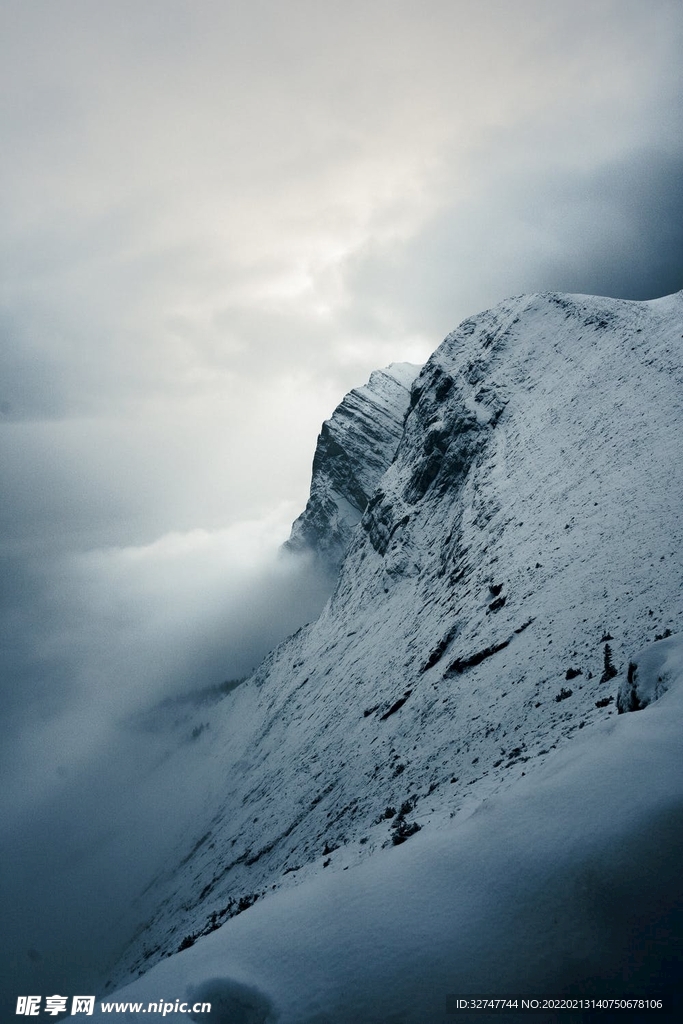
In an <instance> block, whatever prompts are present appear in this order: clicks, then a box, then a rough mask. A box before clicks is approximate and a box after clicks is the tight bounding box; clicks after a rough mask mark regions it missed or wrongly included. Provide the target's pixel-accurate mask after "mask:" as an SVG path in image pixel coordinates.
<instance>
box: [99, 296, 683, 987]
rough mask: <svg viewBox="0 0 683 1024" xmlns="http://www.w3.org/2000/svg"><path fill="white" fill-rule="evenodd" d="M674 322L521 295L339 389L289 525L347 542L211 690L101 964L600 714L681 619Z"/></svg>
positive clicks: (453, 802)
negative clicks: (341, 395)
mask: <svg viewBox="0 0 683 1024" xmlns="http://www.w3.org/2000/svg"><path fill="white" fill-rule="evenodd" d="M682 336H683V292H682V293H678V294H677V295H673V296H670V297H668V298H664V299H659V300H656V301H651V302H627V301H618V300H612V299H603V298H594V297H589V296H581V295H561V294H543V295H525V296H521V297H517V298H514V299H511V300H509V301H506V302H503V303H501V304H500V305H499V306H497V307H495V308H494V309H492V310H489V311H487V312H484V313H482V314H480V315H478V316H475V317H472V318H471V319H469V320H466V321H465V322H464V323H462V324H461V325H460V327H459V328H458V329H457V330H456V331H454V332H453V333H452V334H450V335H449V336H448V337H447V338H446V340H445V341H444V342H443V344H442V345H441V346H440V347H439V348H438V349H437V350H436V352H435V353H434V355H433V356H432V357H431V359H430V360H429V361H428V363H427V364H426V365H425V367H424V368H423V370H422V371H421V373H420V374H419V376H418V377H417V379H416V381H415V383H414V384H413V387H412V395H411V397H410V403H409V411H408V414H407V416H406V417H405V424H404V423H403V417H404V411H405V409H406V408H407V407H408V401H407V397H408V392H407V388H408V386H409V384H410V380H411V377H412V373H413V369H412V368H400V369H399V368H397V367H393V368H390V369H389V370H388V371H384V372H383V373H380V374H375V375H373V377H372V378H371V381H370V384H369V385H368V386H367V387H366V388H360V389H358V390H357V391H354V392H351V394H350V395H349V396H347V398H346V399H345V400H344V402H342V404H341V406H339V408H338V409H337V411H336V412H335V414H334V416H333V417H332V419H331V420H329V421H328V422H327V424H326V425H325V427H324V428H323V432H322V433H321V435H320V439H319V441H318V449H317V451H316V459H315V463H314V472H313V485H312V490H311V500H310V501H309V504H308V506H307V509H306V512H305V513H304V514H303V515H302V516H301V517H300V519H299V520H297V523H296V524H295V526H294V529H293V531H292V539H291V541H290V546H292V547H301V546H308V547H312V548H314V549H316V550H318V551H319V552H320V553H321V554H323V555H324V556H325V557H326V558H329V559H331V560H336V561H339V560H341V557H342V553H343V551H344V549H346V548H347V545H348V551H347V553H346V557H345V558H344V559H343V562H342V564H341V569H340V572H339V578H338V583H337V587H336V590H335V592H334V594H333V596H332V598H331V599H330V601H329V602H328V604H327V605H326V607H325V609H324V610H323V612H322V614H321V616H320V618H319V619H318V621H316V622H315V623H312V624H311V625H308V626H306V627H304V628H302V629H300V630H299V631H298V632H297V633H296V634H295V635H294V636H292V637H291V638H290V639H289V640H287V641H286V642H285V643H283V644H282V645H281V646H280V647H278V648H277V649H276V650H275V651H273V652H272V653H271V654H270V655H269V656H268V657H267V658H266V660H265V661H264V663H263V664H262V665H261V666H260V668H259V669H258V670H257V671H256V672H255V673H254V675H253V676H252V677H251V678H250V679H249V680H248V681H247V682H245V683H244V684H243V685H242V686H240V687H238V688H237V689H236V690H235V691H234V692H233V693H231V694H229V695H228V696H227V697H226V698H225V699H224V700H223V701H221V702H220V703H219V704H218V705H216V707H215V711H214V713H213V717H212V720H211V728H210V729H207V730H206V731H205V732H204V733H203V734H202V736H201V739H200V741H198V742H200V743H201V744H202V745H203V751H204V760H203V764H204V766H205V767H204V768H202V771H204V772H205V780H206V785H207V789H206V794H207V795H206V797H205V799H204V803H203V806H201V807H198V809H197V813H196V827H195V832H194V834H192V835H188V837H187V842H186V843H185V845H184V846H183V848H182V849H179V850H178V853H177V861H176V863H175V864H173V865H167V870H166V871H165V872H164V873H163V874H161V875H160V876H159V877H158V878H157V879H156V880H155V882H154V883H152V884H151V885H150V888H149V891H148V892H147V894H146V895H145V897H144V899H143V900H142V901H141V904H140V908H141V909H140V913H141V921H144V928H142V929H141V933H140V936H139V937H138V939H137V940H136V942H135V943H134V945H133V946H132V947H131V948H130V949H129V950H128V951H127V953H126V955H125V957H124V961H123V963H124V965H125V973H123V974H119V979H120V978H121V977H124V976H128V977H129V976H130V974H129V973H128V972H134V973H137V972H139V971H142V970H145V969H147V968H148V967H149V966H151V964H153V963H154V962H155V961H156V960H158V959H160V958H161V957H163V956H165V955H167V954H169V953H171V952H174V951H176V950H177V949H178V948H179V947H180V946H182V945H183V943H185V944H192V943H193V942H194V941H195V940H196V938H197V937H198V936H199V935H201V934H204V933H206V932H208V931H211V930H212V929H214V928H216V927H218V926H219V925H220V924H222V923H223V922H224V921H226V920H227V919H228V918H229V917H231V916H233V915H234V914H235V913H238V912H239V911H241V910H244V909H245V908H246V907H248V906H250V904H251V903H252V902H253V901H254V899H256V898H259V899H260V898H263V897H264V895H265V894H266V893H267V892H271V891H272V890H273V889H275V888H280V887H282V886H291V885H296V884H297V882H298V880H299V879H302V878H306V877H309V876H310V875H311V874H312V873H316V872H318V871H320V870H322V869H324V868H327V869H328V871H331V872H334V871H335V870H341V869H342V868H345V867H349V866H351V867H353V865H354V864H355V863H356V862H357V861H361V860H364V859H367V858H368V857H369V856H370V855H371V854H372V852H373V850H375V849H378V848H381V847H382V846H383V845H384V846H386V845H387V844H389V846H391V844H400V843H402V842H403V841H405V840H407V841H408V842H415V840H412V839H411V838H410V837H411V836H412V835H413V834H414V833H415V832H416V831H417V830H418V828H419V829H421V830H429V829H447V828H449V827H450V828H452V827H453V824H452V823H451V819H452V818H453V817H454V816H455V817H456V818H458V816H460V817H462V814H464V813H466V812H467V809H468V807H469V808H472V809H473V808H474V807H476V806H480V805H481V803H482V801H483V800H484V799H486V798H488V797H490V796H491V795H492V794H494V793H502V792H504V791H505V790H506V788H509V787H510V786H511V785H513V784H515V782H516V781H518V780H519V778H520V777H521V776H522V775H524V774H527V775H530V774H532V773H533V772H534V771H536V770H537V768H538V766H539V765H541V764H542V763H543V762H544V760H545V759H546V758H547V757H549V756H552V755H550V754H549V752H550V751H552V750H553V749H554V748H557V747H558V746H560V747H561V746H565V745H567V744H570V743H571V741H572V737H573V736H574V735H575V734H578V732H579V730H591V729H593V728H597V727H599V724H598V723H604V722H605V721H607V720H609V719H610V716H614V718H613V719H612V720H613V721H615V722H616V720H617V712H616V706H615V703H614V701H615V697H616V694H617V692H618V689H619V687H620V686H622V685H623V684H624V683H625V681H626V678H627V674H628V666H629V662H630V660H631V657H632V653H633V652H637V651H639V650H641V649H643V648H645V647H647V646H649V645H650V644H651V643H653V642H654V641H655V637H656V636H664V635H666V633H667V631H669V632H672V633H674V634H675V633H676V632H677V631H680V629H681V624H682V621H683V575H682V570H681V551H682V550H683V500H682V499H683V460H682V459H681V457H680V453H681V451H683V358H682V353H683V341H682V340H681V339H682ZM394 452H395V457H394ZM392 458H393V461H392ZM368 498H369V500H367V499H368ZM356 524H357V525H356ZM658 642H659V641H658ZM632 674H633V670H632ZM651 699H654V697H651ZM645 713H647V712H645ZM582 735H584V736H585V735H586V733H585V732H584V733H582Z"/></svg>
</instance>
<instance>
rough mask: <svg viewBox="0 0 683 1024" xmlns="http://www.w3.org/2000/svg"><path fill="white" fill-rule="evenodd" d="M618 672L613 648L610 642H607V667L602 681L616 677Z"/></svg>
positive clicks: (601, 677)
mask: <svg viewBox="0 0 683 1024" xmlns="http://www.w3.org/2000/svg"><path fill="white" fill-rule="evenodd" d="M616 674H617V670H616V668H615V667H614V663H613V662H612V648H611V647H610V645H609V644H605V667H604V672H603V673H602V675H601V676H600V682H601V683H607V682H609V680H610V679H614V677H615V675H616Z"/></svg>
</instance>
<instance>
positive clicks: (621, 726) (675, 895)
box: [95, 638, 683, 1024]
mask: <svg viewBox="0 0 683 1024" xmlns="http://www.w3.org/2000/svg"><path fill="white" fill-rule="evenodd" d="M667 645H668V646H667ZM663 646H667V650H665V651H660V650H656V649H657V648H660V647H663ZM648 655H649V660H650V661H651V662H652V661H653V660H654V661H657V662H659V663H662V662H663V661H664V660H665V659H668V662H669V665H670V667H671V668H672V670H673V671H672V684H673V689H672V692H670V693H667V694H666V696H665V697H664V698H663V699H662V700H661V702H660V703H659V704H657V705H656V706H653V707H651V708H648V710H647V711H646V712H642V713H640V714H633V715H625V716H623V717H620V718H618V719H615V718H613V719H611V720H609V721H606V722H605V721H603V722H596V723H595V724H594V725H592V726H590V727H589V728H588V729H586V731H585V732H584V734H583V735H582V736H581V737H580V738H577V739H576V741H575V742H574V743H572V744H570V745H568V746H567V747H566V748H565V749H564V750H563V751H556V752H555V753H554V754H553V755H551V756H550V757H548V759H547V761H546V763H545V764H544V765H542V766H537V767H536V769H535V770H532V772H531V773H530V774H529V775H527V776H526V777H525V778H523V779H522V778H520V779H518V780H517V781H516V782H515V784H514V785H513V786H511V787H510V788H509V789H508V790H507V791H506V792H505V793H502V794H500V795H498V796H495V797H490V798H489V799H485V800H483V801H482V802H481V803H480V804H479V805H478V806H477V807H476V809H474V810H473V811H472V812H471V813H470V814H469V815H467V814H462V813H461V814H460V815H458V816H457V817H456V818H455V819H453V820H452V821H447V822H444V821H442V822H440V827H438V828H433V829H430V830H429V831H428V830H427V829H425V830H424V831H422V832H421V833H420V834H419V835H417V836H416V837H415V839H413V840H412V841H411V842H410V843H407V844H405V845H402V846H399V847H397V848H391V849H387V850H382V851H379V852H378V853H377V855H376V856H375V857H373V858H371V859H370V860H368V861H367V862H366V863H365V864H363V865H361V866H360V867H357V868H356V869H355V870H353V871H351V870H350V871H348V873H346V872H345V871H343V870H339V871H335V872H328V873H323V874H321V875H319V876H318V877H317V878H314V879H311V880H310V881H309V882H307V883H306V884H304V885H302V886H300V887H298V888H296V889H290V890H289V891H286V892H280V893H277V894H275V895H273V896H272V897H271V898H269V899H265V900H263V901H262V902H259V903H257V904H256V905H255V906H254V907H253V908H252V909H251V910H249V912H248V913H244V914H241V915H240V916H239V917H236V918H234V919H233V920H231V921H229V922H228V923H227V924H225V925H224V926H223V927H222V928H221V929H220V930H218V931H216V932H214V933H213V934H211V935H209V936H207V937H205V938H203V939H200V940H199V941H198V942H197V943H196V945H195V946H194V947H193V948H191V949H189V950H187V951H186V952H183V953H179V954H177V955H175V956H174V957H172V958H170V959H168V960H165V961H164V962H163V963H161V964H159V965H158V966H157V967H155V968H154V969H153V970H152V971H151V972H150V973H149V974H147V975H145V977H144V978H142V979H141V980H140V981H138V982H136V983H134V984H132V985H131V986H129V987H127V988H126V989H124V990H123V991H121V992H119V993H118V994H117V995H116V997H115V999H116V1000H117V1001H120V1002H128V1003H130V1002H137V1001H139V1002H140V1003H141V1004H142V1006H143V1007H144V1008H145V1011H146V1009H147V1007H148V1005H149V1003H151V1002H156V1001H161V1000H162V999H163V1000H166V1001H170V1002H174V1001H175V1000H176V999H179V1000H181V1001H183V1000H189V1001H191V1002H194V1001H195V1000H197V1001H198V1000H200V999H201V1000H208V1001H212V1002H213V1007H212V1012H211V1014H210V1015H200V1014H197V1015H196V1016H193V1017H192V1018H191V1019H193V1020H207V1021H208V1020H211V1021H212V1022H213V1024H236V1022H240V1021H250V1022H252V1024H257V1022H258V1024H265V1022H266V1021H275V1020H277V1021H278V1022H279V1024H314V1022H315V1024H323V1022H325V1024H349V1022H353V1021H362V1022H363V1024H380V1022H382V1024H383V1022H386V1021H391V1022H392V1024H399V1022H403V1024H424V1022H431V1021H441V1020H445V1019H449V1020H456V1019H463V1018H462V1017H456V1016H450V1015H447V1013H446V1009H447V1006H448V1004H447V999H448V996H449V995H450V996H451V997H453V996H456V995H457V996H463V995H472V994H477V995H485V994H486V995H489V996H494V995H497V996H508V997H513V998H514V997H518V998H519V997H521V996H522V995H527V996H533V995H536V996H548V995H553V994H554V995H559V994H565V995H566V994H572V995H574V996H575V997H582V996H583V997H586V996H588V997H592V998H600V997H606V998H610V997H618V996H625V995H628V996H637V997H641V998H646V997H649V998H662V999H663V1000H664V1002H665V1007H664V1010H665V1012H661V1013H660V1012H656V1011H643V1012H641V1013H640V1014H632V1013H624V1012H618V1013H615V1014H614V1015H613V1014H611V1013H607V1012H603V1011H600V1012H598V1013H596V1014H595V1019H599V1020H606V1021H613V1020H629V1021H634V1020H650V1021H652V1020H658V1019H667V1020H672V1019H673V1020H676V1019H680V1017H679V1016H677V1014H679V1013H680V1012H681V1010H682V1009H683V1005H682V1004H681V1003H680V1002H677V990H678V992H680V986H679V975H678V969H679V966H680V957H681V953H682V952H683V943H682V941H681V940H682V938H683V927H682V926H683V898H682V897H683V879H682V878H681V874H680V865H679V857H678V849H680V843H681V840H683V814H682V811H683V744H681V731H682V730H681V722H682V719H683V641H681V639H680V638H676V639H675V640H672V641H660V642H659V643H658V644H655V645H653V649H652V650H651V651H650V652H648ZM654 655H656V657H654V658H653V656H654ZM143 1012H144V1011H142V1010H141V1012H140V1013H136V1012H129V1015H128V1018H127V1019H128V1020H137V1021H142V1020H147V1019H149V1015H148V1013H147V1012H145V1013H144V1016H143ZM99 1015H100V1016H102V1017H105V1016H109V1015H108V1014H105V1013H103V1012H100V1014H99ZM95 1016H98V1014H97V1013H96V1014H95ZM464 1019H467V1020H475V1019H476V1020H480V1021H482V1020H501V1019H506V1020H508V1021H510V1020H520V1021H522V1020H528V1019H529V1017H528V1015H524V1016H522V1015H517V1014H515V1013H514V1012H510V1013H507V1014H506V1015H505V1017H504V1018H501V1016H500V1015H497V1016H489V1015H481V1014H477V1015H476V1016H475V1017H472V1016H470V1017H466V1018H464ZM534 1019H536V1020H539V1019H541V1020H543V1021H548V1020H553V1019H557V1020H564V1021H565V1022H567V1024H570V1022H571V1021H576V1020H581V1019H582V1018H581V1016H580V1015H579V1014H573V1013H572V1014H568V1013H560V1014H557V1016H556V1017H555V1015H552V1014H546V1015H543V1016H542V1017H540V1018H539V1017H538V1016H537V1015H534ZM583 1019H586V1018H585V1017H584V1018H583Z"/></svg>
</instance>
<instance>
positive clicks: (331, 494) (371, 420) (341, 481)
mask: <svg viewBox="0 0 683 1024" xmlns="http://www.w3.org/2000/svg"><path fill="white" fill-rule="evenodd" d="M419 370H420V367H419V366H414V365H413V364H412V363H392V364H391V366H387V367H386V369H384V370H375V372H374V373H373V374H371V376H370V380H369V381H368V383H367V384H365V385H364V386H363V387H360V388H354V389H353V391H349V393H348V395H346V397H345V398H344V399H343V401H342V402H341V403H340V404H339V405H338V406H337V408H336V409H335V410H334V412H333V413H332V415H331V417H330V418H329V420H325V422H324V423H323V426H322V430H321V431H320V434H319V436H318V443H317V445H316V449H315V455H314V457H313V475H312V479H311V493H310V496H309V499H308V502H307V504H306V508H305V509H304V511H303V512H302V513H301V515H300V516H299V518H298V519H297V520H296V522H295V523H294V524H293V526H292V533H291V536H290V538H289V540H288V541H286V543H285V545H284V547H285V548H286V549H287V550H289V551H294V552H300V551H313V552H315V553H316V554H317V555H318V556H320V558H322V559H323V561H324V562H325V563H326V564H327V565H328V566H329V567H331V568H333V569H335V570H336V569H337V568H338V567H339V565H340V563H341V561H342V559H343V557H344V555H345V554H346V549H347V548H348V546H349V542H350V540H351V537H352V535H353V530H354V528H355V527H356V526H357V525H358V523H359V522H360V518H361V516H362V514H363V512H364V511H365V508H366V506H367V504H368V501H369V500H370V498H371V497H372V495H373V494H374V492H375V488H376V487H377V484H378V483H379V480H380V478H381V477H382V475H383V474H384V473H385V472H386V470H387V469H388V468H389V466H390V465H391V463H392V461H393V458H394V455H395V454H396V449H397V448H398V443H399V441H400V440H401V434H402V433H403V421H404V419H405V415H406V413H407V411H408V406H409V404H410V387H411V385H412V383H413V381H414V380H415V377H416V376H417V374H418V372H419Z"/></svg>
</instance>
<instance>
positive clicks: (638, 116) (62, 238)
mask: <svg viewBox="0 0 683 1024" xmlns="http://www.w3.org/2000/svg"><path fill="white" fill-rule="evenodd" d="M0 49H1V51H2V53H1V57H2V59H1V60H0V97H1V99H0V138H1V140H2V151H3V160H2V161H1V162H0V215H1V217H2V231H1V232H0V268H1V274H0V472H1V473H2V488H3V499H2V503H1V504H0V531H1V532H0V559H1V564H2V576H1V578H0V601H1V603H0V625H1V628H2V633H3V655H2V658H3V662H2V666H1V667H0V672H1V678H0V684H1V685H0V708H2V710H3V722H4V737H3V739H4V748H5V757H4V758H3V762H2V763H3V771H4V780H5V787H4V800H5V803H6V804H7V807H8V808H9V809H10V810H11V812H12V814H15V813H16V814H20V816H21V818H22V820H23V821H28V820H30V816H31V813H37V812H36V811H35V808H37V807H38V806H41V807H43V808H44V807H45V801H46V800H49V799H50V793H51V792H52V791H53V789H54V786H55V780H61V781H60V785H62V783H63V780H64V778H65V777H67V778H68V777H69V770H70V768H69V766H71V767H73V766H81V767H82V765H83V764H84V763H87V761H88V758H90V759H91V760H93V759H96V758H97V756H98V753H97V750H98V743H99V744H100V746H99V749H100V750H101V749H102V745H106V742H108V740H107V737H110V735H111V732H112V730H113V729H114V725H113V723H114V721H115V720H119V719H120V718H121V717H122V716H124V717H125V714H127V713H128V712H130V711H131V710H132V709H134V708H136V707H138V706H140V705H141V704H144V703H145V701H147V702H152V701H154V700H156V699H158V698H159V696H160V695H161V694H163V693H164V692H176V691H177V690H178V689H180V688H182V687H183V686H187V687H190V688H192V687H201V686H206V685H211V684H212V683H217V682H220V681H221V680H222V679H224V678H226V677H227V676H230V675H231V674H235V673H237V674H239V673H242V672H243V671H247V670H248V668H249V667H250V666H251V665H252V664H254V663H256V662H257V661H258V660H259V659H260V657H261V656H262V655H263V654H264V653H265V652H266V651H267V650H268V649H269V648H270V646H272V644H273V643H275V642H276V641H277V640H278V639H279V638H280V637H281V636H284V635H285V634H286V633H287V632H288V631H290V630H291V629H293V628H294V627H295V626H296V625H298V623H299V622H301V621H304V620H306V619H307V618H310V617H311V616H313V615H315V613H316V611H317V609H318V608H319V607H320V604H321V602H322V601H323V600H324V596H325V594H326V592H327V589H328V586H329V582H328V581H325V580H318V579H316V577H315V575H314V574H313V573H312V572H311V569H310V566H307V565H304V566H300V567H298V568H292V567H291V566H290V567H288V568H284V567H283V566H282V565H280V564H278V563H277V561H276V559H275V555H274V552H275V551H276V549H277V546H278V544H279V543H280V542H281V541H282V540H284V539H285V537H286V535H287V531H288V525H289V523H290V522H291V520H292V519H293V518H294V517H295V516H296V514H297V513H298V511H299V510H300V508H301V507H302V506H303V504H304V503H305V499H306V492H307V486H308V478H309V473H310V464H311V458H312V453H313V447H314V444H315V437H316V434H317V431H318V429H319V426H320V422H321V421H322V419H323V418H325V417H326V416H328V415H329V414H330V412H331V411H332V409H333V408H334V406H335V405H336V404H337V402H338V401H340V400H341V398H342V396H343V394H344V393H345V391H347V390H348V389H349V388H350V387H352V386H355V385H358V384H361V383H363V382H364V381H365V380H366V379H367V377H368V375H369V373H370V371H371V370H372V369H374V368H376V367H378V366H382V365H385V364H386V363H388V362H391V361H394V360H410V361H413V362H421V361H423V360H424V359H426V358H427V356H428V355H429V354H430V353H431V351H432V350H433V349H434V348H435V347H436V345H437V344H438V343H439V341H440V340H441V338H442V337H443V336H444V335H445V334H446V333H447V332H449V331H450V330H452V329H453V328H454V327H455V326H456V324H457V323H458V322H459V321H460V320H461V319H462V318H463V317H465V316H467V315H470V314H472V313H475V312H477V311H478V310H479V309H482V308H485V307H487V306H490V305H493V304H494V303H496V302H498V301H499V300H501V299H503V298H505V297H506V296H507V295H510V294H514V293H518V292H521V291H538V290H547V289H557V290H564V291H583V292H589V293H599V294H609V295H614V296H620V297H627V298H648V297H655V296H657V295H661V294H665V293H668V292H671V291H674V290H677V289H679V288H681V287H683V261H682V259H681V254H682V252H683V216H682V215H683V189H682V188H681V180H682V171H683V133H682V132H681V124H682V123H683V117H682V114H683V102H682V97H683V90H682V88H681V85H682V82H681V79H682V77H683V70H682V64H681V60H680V55H681V53H682V52H683V11H682V9H681V5H680V3H679V2H678V0H651V2H650V3H647V4H644V3H643V2H642V0H590V2H587V0H586V2H581V0H579V2H577V0H571V2H569V0H566V2H565V0H556V2H552V0H517V2H515V3H514V4H512V3H509V2H507V0H481V2H475V0H424V2H422V3H420V4H417V3H412V2H402V0H391V2H389V0H386V2H385V0H370V2H367V0H365V2H363V3H360V2H356V0H350V2H346V3H344V4H343V5H342V4H338V3H332V2H325V0H323V2H320V0H315V2H314V0H293V2H291V3H287V4H282V3H276V2H274V0H262V2H253V0H252V2H250V3H248V4H247V3H227V2H219V0H203V2H202V3H201V4H199V3H196V2H194V0H146V2H145V3H144V4H139V3H133V2H126V0H117V2H116V3H99V4H93V3H91V2H90V0H65V2H63V3H59V4H56V3H53V2H50V0H44V2H36V0H8V2H6V3H4V4H3V5H2V8H1V9H0ZM245 595H247V599H246V600H245V599H244V598H245ZM77 721H78V722H79V723H80V724H79V725H78V726H77V727H76V726H75V724H74V723H76V722H77ZM96 740H97V742H96ZM56 749H59V756H58V757H56V756H55V753H54V752H55V750H56ZM108 764H109V767H108V769H107V771H108V772H110V774H109V776H108V777H109V778H110V780H111V781H110V784H109V791H110V792H111V791H113V789H114V788H115V787H116V785H117V784H118V782H119V781H120V776H119V775H118V774H117V770H116V767H115V765H116V758H115V756H114V755H113V754H112V755H111V761H110V762H108ZM79 770H80V768H79ZM60 771H61V774H59V772H60ZM64 772H66V776H65V775H64ZM79 785H80V784H79ZM106 788H107V787H106V786H105V790H106ZM78 792H79V794H80V797H79V799H81V798H82V804H83V806H84V807H87V806H88V801H87V798H86V797H84V796H83V790H82V789H79V790H78ZM60 799H61V800H62V804H60V806H63V805H64V806H65V804H64V801H65V800H66V801H67V803H68V800H73V799H74V797H73V794H72V796H71V797H60ZM93 799H94V798H93ZM98 800H101V791H100V796H99V797H98ZM55 806H57V805H56V804H55ZM32 809H33V810H32ZM57 814H58V811H53V818H52V819H51V820H53V821H54V820H56V817H55V816H56V815H57ZM13 820H14V819H13ZM143 841H144V840H143ZM17 843H18V845H17V846H16V849H17V850H19V849H21V848H22V843H25V837H24V839H22V840H21V841H17ZM48 875H49V873H48ZM27 942H28V939H27Z"/></svg>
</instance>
